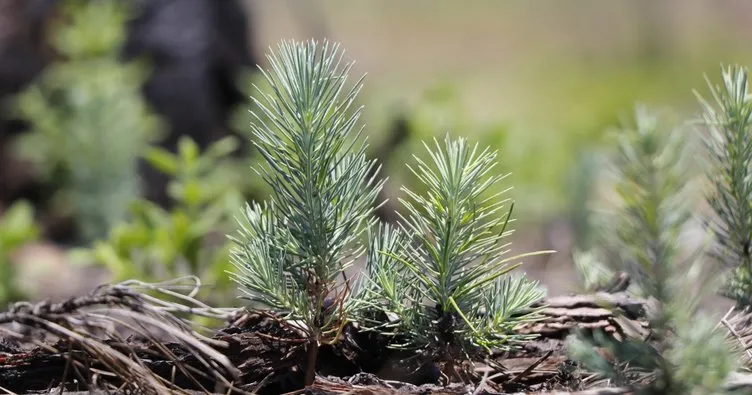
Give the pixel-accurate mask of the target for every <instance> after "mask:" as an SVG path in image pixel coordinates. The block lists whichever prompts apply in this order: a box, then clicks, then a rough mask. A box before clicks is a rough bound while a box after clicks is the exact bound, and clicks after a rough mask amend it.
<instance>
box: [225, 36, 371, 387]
mask: <svg viewBox="0 0 752 395" xmlns="http://www.w3.org/2000/svg"><path fill="white" fill-rule="evenodd" d="M342 57H343V54H342V53H341V52H339V48H338V46H337V45H333V44H330V43H328V42H324V43H323V45H321V46H320V47H319V45H317V44H316V43H315V42H312V41H311V42H306V43H297V42H283V43H282V44H280V46H279V53H278V54H271V55H269V56H268V61H269V64H270V67H271V71H262V72H263V74H264V76H265V78H266V81H267V82H268V83H269V85H270V86H271V93H265V92H264V91H262V90H260V89H259V90H258V95H259V98H254V102H255V105H256V108H258V111H259V112H260V114H259V115H257V121H256V122H254V123H253V124H252V131H253V133H254V135H255V137H256V139H255V141H254V143H255V145H256V147H257V148H258V151H259V152H260V154H261V156H262V157H263V158H264V162H265V165H266V166H265V167H262V168H260V169H258V173H259V174H260V175H261V177H262V178H263V179H264V181H265V182H266V183H267V184H268V185H269V186H270V187H271V189H272V192H271V197H270V202H269V203H265V204H263V205H262V204H258V203H254V204H252V205H250V204H249V205H247V207H246V209H245V210H244V211H243V215H242V217H241V221H240V223H241V229H240V232H239V233H238V234H237V235H236V236H235V237H233V240H234V242H235V247H234V249H233V252H232V260H233V263H234V265H235V272H234V273H233V274H232V278H233V279H234V280H235V281H236V282H237V283H238V284H239V285H240V288H241V290H242V291H244V292H245V294H246V297H247V298H248V299H250V300H251V301H253V302H256V303H260V304H262V305H264V306H266V307H270V308H272V309H274V310H277V311H280V312H283V313H285V315H286V318H287V319H289V320H294V322H298V323H299V327H300V329H301V330H302V331H304V332H305V336H306V343H307V347H308V355H309V358H308V367H307V373H306V383H308V384H310V383H312V382H313V379H314V374H315V362H316V358H317V355H318V349H319V346H320V344H322V343H334V342H336V341H338V339H339V334H340V331H341V329H342V328H343V326H344V325H345V323H346V322H347V320H348V318H350V313H351V307H350V306H351V305H350V304H346V303H344V301H345V299H346V297H347V294H348V293H349V287H348V285H349V281H348V280H347V278H346V277H345V269H346V268H348V267H349V266H350V265H351V264H352V261H353V259H355V258H356V257H358V256H359V255H361V254H362V252H363V251H364V246H363V240H362V239H363V238H362V237H360V236H361V235H362V234H363V232H364V231H365V230H366V229H367V228H368V226H369V225H370V224H371V223H372V221H373V220H372V212H373V210H374V203H375V200H376V197H377V194H378V192H379V190H380V189H381V187H382V185H383V182H381V181H376V179H375V178H374V177H373V176H371V174H372V173H373V171H374V170H376V169H375V163H374V162H373V161H370V160H367V159H366V156H365V149H366V145H365V144H364V143H363V142H362V141H360V140H362V139H361V138H360V132H359V131H356V129H355V128H356V125H357V121H358V118H359V115H360V110H359V109H356V110H354V111H351V110H352V105H353V103H354V101H355V98H356V96H357V94H358V92H359V91H360V89H361V86H362V80H360V81H358V82H357V83H356V84H355V86H354V87H353V88H351V89H349V90H348V91H346V93H345V94H344V96H340V93H342V92H343V91H344V90H345V89H346V88H345V83H346V80H347V73H348V71H349V70H350V68H351V67H352V63H348V64H346V65H344V66H341V63H342ZM261 116H263V117H264V119H265V120H266V121H265V122H263V121H262V119H261ZM340 277H342V278H343V279H344V282H343V283H342V284H340V283H339V282H338V279H339V278H340Z"/></svg>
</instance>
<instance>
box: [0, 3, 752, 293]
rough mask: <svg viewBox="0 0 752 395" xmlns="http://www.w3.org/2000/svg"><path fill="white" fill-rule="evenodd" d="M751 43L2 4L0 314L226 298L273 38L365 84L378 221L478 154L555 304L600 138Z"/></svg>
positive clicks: (726, 31) (619, 11) (473, 21)
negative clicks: (183, 286) (489, 165)
mask: <svg viewBox="0 0 752 395" xmlns="http://www.w3.org/2000/svg"><path fill="white" fill-rule="evenodd" d="M147 3H148V5H146V4H147ZM129 6H130V7H129ZM140 7H143V8H140ZM750 37H752V3H750V2H748V1H743V0H737V1H724V2H718V1H712V0H663V1H654V0H622V1H608V2H605V1H597V0H587V1H585V0H572V1H555V0H550V1H493V0H485V1H481V0H473V1H461V2H460V1H448V0H447V1H445V0H431V1H429V0H416V1H409V2H408V1H398V0H382V1H371V2H366V1H343V0H336V1H335V0H326V1H324V0H318V1H313V0H310V1H292V0H288V1H262V0H257V1H237V2H235V1H231V0H226V1H218V0H172V1H170V0H152V1H150V2H144V1H135V0H133V1H117V0H113V1H96V2H95V1H74V0H44V1H30V0H0V99H1V100H2V104H3V106H2V112H1V113H0V122H2V124H1V126H0V213H3V214H0V218H2V219H0V270H2V271H1V272H0V278H1V279H2V281H0V301H2V302H7V301H10V300H16V299H19V298H31V299H38V298H43V297H53V298H60V297H64V296H68V295H71V294H77V293H81V292H85V291H86V290H87V289H89V288H90V287H92V286H94V285H96V284H98V283H100V282H104V281H112V280H117V279H125V278H129V277H134V276H135V277H145V278H148V279H152V280H155V279H166V278H170V277H172V276H176V275H183V274H190V273H192V274H197V275H199V276H200V277H202V279H205V282H206V283H207V284H212V285H216V286H217V288H216V289H218V290H225V291H223V292H220V291H211V292H210V293H211V294H212V295H213V296H215V297H217V300H218V301H222V302H225V301H227V300H231V299H229V298H231V297H232V295H231V294H232V288H233V286H232V284H230V283H229V282H228V281H227V280H226V276H225V275H224V270H226V269H227V268H228V266H227V257H226V245H224V243H225V242H224V238H223V235H224V234H226V233H228V232H232V230H233V226H234V225H233V220H232V217H233V215H235V213H236V212H237V209H238V208H239V207H240V205H241V204H242V201H243V200H250V199H263V197H264V194H265V193H266V189H265V187H264V186H263V185H262V183H261V182H260V180H259V179H258V177H257V175H256V174H255V173H254V172H252V171H251V170H250V166H251V165H253V164H254V163H255V161H256V157H255V154H254V152H253V150H252V149H250V148H249V144H248V130H249V128H248V122H249V121H250V117H249V115H248V110H249V109H251V108H252V106H251V104H250V101H249V96H250V95H252V94H253V92H254V91H253V89H252V88H251V84H252V83H253V82H258V81H260V80H259V75H258V73H256V71H255V70H256V68H255V66H254V64H255V63H257V62H258V63H261V65H262V66H264V62H265V58H264V55H265V53H267V51H268V50H269V48H270V47H272V48H275V47H276V44H277V43H278V42H279V41H280V40H281V39H289V38H295V39H308V38H315V39H323V38H327V39H330V40H332V41H336V42H338V43H340V44H341V45H342V48H343V49H344V50H345V51H346V54H347V55H346V56H347V58H348V59H349V60H354V61H356V65H355V67H354V69H353V70H354V73H353V74H354V75H353V76H352V78H353V80H355V79H357V77H359V76H360V75H362V74H367V77H366V80H365V89H364V91H363V93H362V95H361V96H360V102H361V104H362V105H364V106H365V110H364V115H363V121H364V123H365V124H366V129H365V130H366V132H367V134H368V135H369V141H370V144H371V145H370V154H371V155H372V156H374V157H376V158H379V159H380V160H381V161H382V163H383V164H384V167H385V170H384V173H385V175H386V176H388V177H389V182H388V183H387V187H386V191H385V194H384V196H383V197H384V198H388V199H389V200H390V202H392V204H393V205H392V206H388V208H389V210H391V209H392V208H398V207H399V206H398V204H396V198H398V197H399V196H400V191H399V188H400V186H401V185H403V184H406V185H410V186H413V184H414V180H412V179H411V178H410V177H409V174H408V172H406V171H405V170H406V169H405V163H406V162H408V161H409V160H411V155H412V154H413V153H419V154H420V153H421V150H422V145H421V141H424V140H428V139H431V138H433V137H442V136H444V135H445V134H446V133H449V134H451V135H455V136H456V135H462V136H466V137H468V138H470V139H471V141H474V142H478V143H480V144H482V145H489V146H491V147H492V148H493V149H496V150H499V153H500V156H499V159H500V164H499V168H498V171H499V172H505V173H506V172H511V173H512V175H511V176H510V177H509V178H507V182H508V185H507V186H513V187H514V189H513V190H512V191H511V192H510V195H509V196H510V197H512V198H513V199H514V200H515V202H516V203H515V213H514V217H515V218H516V219H517V221H516V222H515V224H514V226H515V228H516V229H517V230H518V231H517V233H516V234H515V235H514V239H513V243H514V246H515V249H519V250H531V249H556V250H558V251H559V253H558V254H556V255H554V256H553V257H551V258H546V259H537V260H532V261H531V262H529V265H528V266H526V269H525V270H526V271H527V272H528V273H530V274H531V275H533V276H535V277H537V278H539V279H541V280H543V282H544V283H546V284H547V285H548V286H549V289H550V291H551V292H552V293H562V292H569V291H572V290H574V289H575V280H576V279H575V276H574V274H573V273H572V270H571V263H570V261H571V259H570V253H571V246H572V245H573V243H576V240H577V237H578V229H579V228H578V224H579V223H580V222H579V221H581V220H582V219H581V217H580V213H581V212H582V210H583V207H584V205H585V202H586V201H587V200H588V199H589V196H590V191H591V188H590V187H589V185H591V183H592V181H593V179H594V178H596V177H597V176H598V175H597V174H598V172H597V171H596V170H597V167H598V165H597V163H598V162H597V158H598V156H599V155H601V154H602V152H604V150H607V149H608V147H609V140H608V138H607V134H606V133H607V132H608V131H609V129H610V128H613V127H615V126H618V124H619V121H620V119H622V118H624V117H629V116H630V115H631V114H632V112H633V108H634V106H635V105H636V104H647V105H649V106H653V107H655V108H658V109H661V110H664V111H667V112H669V113H671V114H673V116H674V117H675V118H676V119H677V120H678V122H685V121H691V120H692V118H693V117H694V116H695V115H696V113H697V111H698V110H699V105H698V104H697V98H696V96H695V94H694V91H695V90H697V91H699V92H701V93H703V94H704V93H706V92H707V89H706V81H705V76H706V75H707V76H708V77H709V78H710V79H711V80H717V75H718V74H719V70H720V67H721V65H722V64H731V63H741V64H745V65H746V64H752V51H750V50H751V49H752V48H751V47H750V44H749V43H750V40H749V38H750ZM143 84H145V85H144V86H145V87H144V88H143V89H142V88H141V87H142V85H143ZM689 130H690V132H691V129H689ZM181 136H182V138H181ZM227 136H236V137H237V139H235V140H227V139H222V138H225V137H227ZM185 137H190V140H189V139H186V138H185ZM230 138H232V137H230ZM220 139H222V140H220ZM216 141H220V143H218V144H214V145H212V142H216ZM209 147H212V148H209ZM236 147H238V149H237V150H234V148H236ZM158 148H160V149H158ZM207 150H208V151H207ZM202 153H203V154H202ZM389 210H382V213H381V215H382V217H383V218H385V219H387V220H388V219H390V218H391V217H390V212H389Z"/></svg>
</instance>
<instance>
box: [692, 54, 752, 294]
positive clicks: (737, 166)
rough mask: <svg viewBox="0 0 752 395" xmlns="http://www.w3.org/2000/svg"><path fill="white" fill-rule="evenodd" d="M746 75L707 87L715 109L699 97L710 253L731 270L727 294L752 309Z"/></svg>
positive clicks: (727, 73)
mask: <svg viewBox="0 0 752 395" xmlns="http://www.w3.org/2000/svg"><path fill="white" fill-rule="evenodd" d="M747 74H748V72H747V69H745V68H742V67H739V66H734V67H728V68H726V69H725V70H723V72H722V77H723V84H722V85H721V86H714V85H712V84H711V83H710V82H708V85H709V87H710V92H711V95H712V97H713V99H714V100H715V103H714V104H711V103H710V102H708V101H706V100H704V99H703V98H702V97H701V96H700V95H699V94H698V98H699V100H700V102H701V104H702V107H703V109H704V112H703V116H702V121H703V123H704V125H705V128H706V129H707V135H705V136H703V137H704V138H703V142H704V146H705V148H706V151H707V154H708V159H709V166H708V168H707V176H708V179H709V180H710V182H711V184H712V189H711V192H710V193H709V194H708V196H707V201H708V203H709V205H710V207H711V208H712V211H713V214H714V215H713V216H708V217H707V218H706V219H705V225H706V227H707V228H708V229H709V230H710V231H711V232H712V233H713V235H714V236H715V241H716V243H715V246H714V247H715V248H713V249H712V250H711V253H712V254H713V255H714V256H715V257H716V258H717V259H718V260H719V261H720V262H722V263H724V264H725V266H727V267H728V268H730V269H732V270H733V272H732V273H731V277H730V279H729V281H728V284H727V287H726V290H725V294H726V295H727V296H729V297H731V298H733V299H735V300H736V301H737V303H738V304H739V305H740V306H749V305H751V304H752V246H751V244H750V243H752V167H750V163H752V100H750V94H749V91H748V82H747Z"/></svg>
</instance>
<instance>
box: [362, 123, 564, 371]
mask: <svg viewBox="0 0 752 395" xmlns="http://www.w3.org/2000/svg"><path fill="white" fill-rule="evenodd" d="M425 147H426V150H427V153H428V156H429V157H430V161H425V160H423V159H420V158H418V157H416V161H417V166H415V167H412V166H410V167H409V168H410V170H411V171H412V172H413V174H414V175H415V176H416V177H417V179H418V180H419V181H420V182H421V183H422V184H423V187H425V189H426V193H425V195H423V196H421V195H418V194H416V193H414V192H412V191H410V190H409V189H406V188H403V189H402V190H403V192H404V193H405V194H406V195H407V198H406V199H401V200H400V201H401V203H402V204H403V205H404V207H405V210H406V214H405V215H402V214H400V220H401V221H400V226H399V228H396V229H393V228H383V229H381V231H380V232H379V233H378V234H377V235H376V237H375V238H374V241H373V242H372V246H371V251H372V253H371V254H369V258H370V259H369V260H368V262H367V272H368V278H369V281H370V282H371V287H370V289H369V288H368V286H366V288H367V289H368V290H367V291H365V292H367V293H368V296H367V297H366V298H365V299H367V300H369V301H370V303H371V307H372V309H366V311H373V310H374V309H375V310H380V311H382V312H383V313H385V314H384V315H385V316H386V317H387V320H386V322H381V323H378V322H375V323H374V322H370V321H369V320H368V319H365V320H363V322H364V326H366V327H368V328H371V329H373V330H379V331H381V332H382V333H385V334H387V335H389V336H390V337H391V338H392V339H393V342H392V346H393V347H397V348H407V349H411V350H416V351H418V352H419V354H418V355H423V356H426V357H429V358H431V359H433V360H434V361H438V362H444V363H445V367H444V372H445V373H446V374H452V375H457V374H458V372H457V371H456V369H455V368H454V366H455V365H454V361H455V360H457V359H459V358H462V359H465V358H467V359H471V358H473V357H476V356H478V353H479V352H482V351H490V350H491V349H497V348H506V347H509V346H512V345H514V344H515V343H516V342H518V341H523V340H525V339H528V337H527V336H523V335H516V334H514V333H513V329H514V328H515V327H516V326H517V325H520V324H523V323H528V322H531V321H533V320H535V319H536V314H537V313H538V311H537V310H536V309H534V308H531V306H532V305H533V304H534V303H535V302H538V301H540V300H541V299H542V298H543V296H544V291H543V290H542V289H541V288H540V287H539V286H538V284H537V283H535V282H533V281H530V280H528V279H526V278H525V277H524V276H512V275H510V274H509V272H511V271H512V270H513V269H515V268H517V267H518V266H519V263H516V261H518V260H519V259H521V258H523V257H524V256H529V255H532V254H523V255H517V256H511V257H510V256H507V252H508V247H509V243H506V242H505V240H506V238H507V237H508V236H509V235H510V234H511V231H510V230H508V229H507V225H508V224H509V220H510V215H511V206H510V205H509V201H508V199H499V195H500V193H497V194H491V195H490V196H489V194H488V193H487V192H488V191H489V190H490V189H492V188H493V187H495V186H497V185H496V184H497V183H499V182H500V181H502V180H503V179H504V178H505V177H506V175H503V174H499V173H497V172H495V171H494V170H495V159H496V152H491V151H490V150H488V149H484V150H479V149H478V146H477V145H476V146H474V147H471V146H470V145H469V144H468V143H467V142H466V140H465V139H462V138H460V139H456V140H452V139H450V138H449V137H447V138H446V140H445V142H444V143H443V144H440V143H439V142H438V141H435V146H434V147H433V148H429V146H428V145H425ZM502 193H503V192H502ZM508 206H509V210H508V211H506V210H505V209H506V208H507V207H508ZM505 211H506V212H505ZM548 252H549V251H543V252H537V253H548ZM533 254H536V253H533ZM369 317H372V316H369Z"/></svg>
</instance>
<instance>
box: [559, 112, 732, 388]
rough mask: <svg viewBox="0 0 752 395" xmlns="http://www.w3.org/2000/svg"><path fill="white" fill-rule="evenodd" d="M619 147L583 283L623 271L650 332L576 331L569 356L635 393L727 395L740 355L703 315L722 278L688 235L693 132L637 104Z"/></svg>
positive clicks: (620, 135) (618, 138)
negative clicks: (609, 201) (642, 303)
mask: <svg viewBox="0 0 752 395" xmlns="http://www.w3.org/2000/svg"><path fill="white" fill-rule="evenodd" d="M616 147H617V149H616V150H615V152H614V155H613V156H612V157H611V161H610V163H609V167H608V168H609V170H610V174H611V176H612V178H613V185H612V193H613V197H614V200H615V203H616V204H615V206H614V207H613V208H611V209H609V210H604V212H603V213H599V215H598V216H597V221H596V223H597V228H596V229H597V231H598V233H597V238H596V241H595V245H596V246H597V247H596V249H595V250H594V251H595V252H596V253H597V254H598V258H600V259H601V261H599V260H598V259H595V258H594V255H591V254H587V253H584V254H578V255H577V257H578V258H581V259H586V260H587V263H588V264H587V265H585V264H580V265H578V268H579V269H581V270H582V269H584V270H586V274H588V275H587V276H585V279H586V281H587V282H588V284H587V285H593V283H594V282H598V280H603V279H605V278H606V277H605V276H604V272H603V269H604V268H605V269H610V270H611V271H614V272H615V271H624V272H626V273H627V274H628V275H629V278H630V279H631V280H632V281H633V283H634V285H635V286H636V287H635V288H636V289H637V293H638V294H639V295H640V296H643V297H644V298H646V299H647V300H649V303H648V304H647V308H646V309H647V310H648V311H647V319H648V322H649V327H650V331H651V332H650V336H649V338H647V339H646V338H645V337H643V336H640V335H639V332H638V333H635V334H634V335H630V336H629V338H627V339H623V340H616V339H613V338H611V337H608V336H605V334H603V333H595V334H594V335H593V336H590V337H588V336H587V335H585V334H584V333H580V334H579V336H573V337H572V338H570V342H569V351H570V353H571V355H572V356H573V357H574V358H575V359H576V360H578V361H580V362H581V363H583V365H584V366H585V367H586V368H587V369H588V370H590V371H593V372H596V373H598V374H599V375H601V376H602V377H604V378H606V379H610V380H613V381H614V382H615V383H616V385H620V386H630V387H632V390H634V392H635V393H638V394H698V395H699V394H717V393H722V392H723V389H722V388H723V385H724V383H725V379H726V375H727V374H728V373H729V372H732V371H733V370H734V368H736V365H737V361H736V359H737V356H736V355H734V353H733V352H732V351H731V349H730V347H729V345H728V344H727V343H726V340H725V333H724V331H722V330H717V329H716V323H715V322H714V320H712V319H711V318H709V317H707V316H704V315H703V314H702V313H699V304H700V300H701V298H703V297H706V296H708V295H711V294H712V293H713V292H715V291H716V290H717V286H718V283H717V281H718V278H719V277H720V276H718V275H717V273H714V272H713V271H712V269H713V268H712V267H711V266H710V265H708V264H707V263H708V262H706V261H704V260H703V259H701V257H702V254H698V251H697V250H698V249H697V248H696V246H694V245H690V246H687V245H686V244H685V243H684V239H683V237H682V234H683V232H684V231H686V230H687V229H688V226H690V225H691V224H692V213H693V209H694V207H693V206H694V205H693V203H694V202H692V199H690V198H689V195H688V192H689V191H690V190H691V187H692V183H691V180H692V177H693V174H692V172H691V171H690V169H691V166H690V165H691V162H692V160H693V158H694V157H693V156H692V155H691V151H690V149H689V148H690V144H689V140H688V139H687V134H686V133H684V130H682V129H681V128H674V127H672V126H671V125H668V124H667V122H665V118H663V117H661V116H659V115H658V114H657V113H654V112H652V111H648V110H647V109H646V108H644V107H640V108H638V110H637V111H636V114H635V121H634V123H633V124H632V123H630V124H628V125H625V126H624V127H623V128H622V129H621V130H619V133H618V134H617V135H616ZM687 250H689V251H687ZM687 252H689V254H687ZM700 252H701V251H700ZM687 255H688V256H687ZM601 262H603V263H601ZM617 314H618V312H617ZM580 332H582V331H580ZM635 335H637V336H635Z"/></svg>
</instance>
